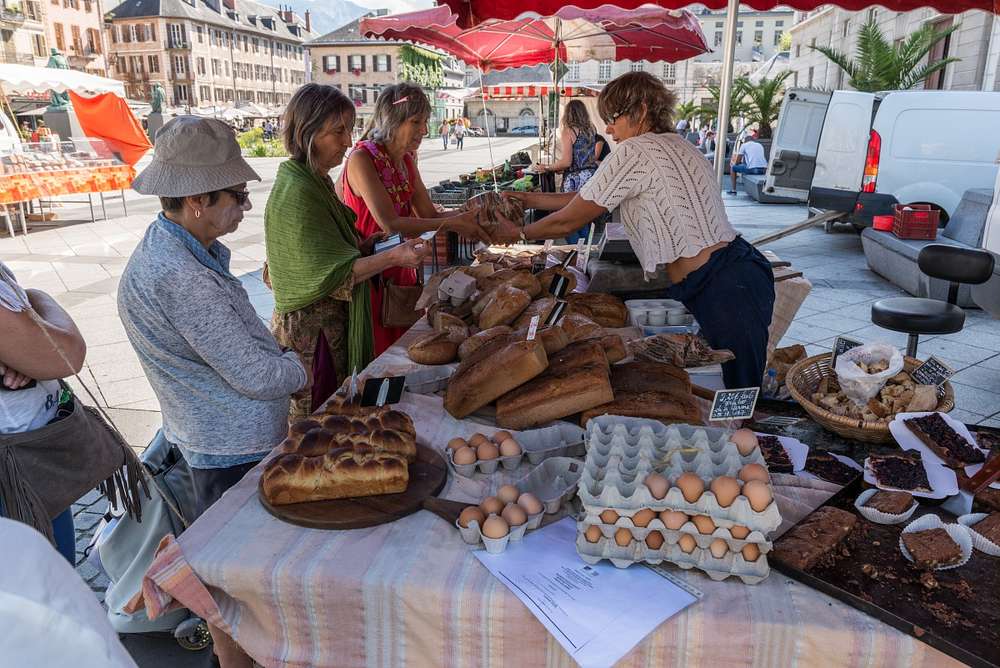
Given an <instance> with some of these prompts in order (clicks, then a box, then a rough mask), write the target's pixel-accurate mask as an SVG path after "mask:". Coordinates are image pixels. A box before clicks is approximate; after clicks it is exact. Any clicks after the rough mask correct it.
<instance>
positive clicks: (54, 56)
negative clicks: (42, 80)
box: [45, 48, 70, 111]
mask: <svg viewBox="0 0 1000 668" xmlns="http://www.w3.org/2000/svg"><path fill="white" fill-rule="evenodd" d="M45 66H46V67H51V68H52V69H56V70H68V69H69V63H67V62H66V56H64V55H62V54H61V53H59V50H58V49H55V48H53V49H52V53H51V55H50V56H49V62H48V63H47V64H46V65H45ZM69 107H70V101H69V93H68V92H63V93H57V92H56V91H52V92H51V93H49V107H48V111H65V110H66V109H69Z"/></svg>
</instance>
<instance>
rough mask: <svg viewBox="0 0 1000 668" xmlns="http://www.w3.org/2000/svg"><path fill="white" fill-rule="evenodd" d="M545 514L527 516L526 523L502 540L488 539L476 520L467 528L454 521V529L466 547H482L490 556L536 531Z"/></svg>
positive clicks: (512, 530) (508, 533)
mask: <svg viewBox="0 0 1000 668" xmlns="http://www.w3.org/2000/svg"><path fill="white" fill-rule="evenodd" d="M544 514H545V513H535V514H534V515H528V521H527V522H525V523H524V524H522V525H521V526H517V527H514V528H513V529H511V530H510V531H509V532H507V535H506V536H504V537H503V538H490V537H488V536H484V535H483V530H482V528H480V526H479V521H478V520H472V521H471V522H469V526H467V527H463V526H462V525H461V524H459V523H458V520H455V528H457V529H458V531H459V533H460V534H462V540H464V541H465V542H466V544H467V545H482V546H483V547H485V548H486V551H487V552H489V553H490V554H500V553H501V552H503V551H504V550H506V549H507V545H509V544H510V543H511V542H515V543H516V542H518V541H520V540H522V539H523V538H524V534H526V533H527V532H528V531H533V530H534V529H537V528H538V526H539V525H540V524H541V522H542V516H543V515H544Z"/></svg>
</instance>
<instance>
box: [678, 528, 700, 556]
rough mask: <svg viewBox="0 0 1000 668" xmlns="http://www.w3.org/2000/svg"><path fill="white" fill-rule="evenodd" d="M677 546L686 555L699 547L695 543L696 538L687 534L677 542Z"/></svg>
mask: <svg viewBox="0 0 1000 668" xmlns="http://www.w3.org/2000/svg"><path fill="white" fill-rule="evenodd" d="M677 545H678V546H679V547H680V548H681V549H682V550H683V551H684V552H685V553H686V554H691V553H692V552H694V548H696V547H698V543H696V542H694V538H693V537H692V536H691V534H689V533H686V534H684V535H683V536H681V537H680V540H678V541H677Z"/></svg>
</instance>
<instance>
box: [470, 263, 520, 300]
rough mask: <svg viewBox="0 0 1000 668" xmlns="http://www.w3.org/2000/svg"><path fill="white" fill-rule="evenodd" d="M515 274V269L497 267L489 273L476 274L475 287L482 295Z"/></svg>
mask: <svg viewBox="0 0 1000 668" xmlns="http://www.w3.org/2000/svg"><path fill="white" fill-rule="evenodd" d="M515 274H517V271H516V270H514V269H497V270H496V271H494V272H493V273H491V274H487V275H483V276H478V277H477V278H476V289H477V290H479V293H480V294H482V295H485V294H488V293H489V292H492V291H493V289H494V288H496V287H498V286H499V285H500V284H501V283H503V282H504V281H509V280H510V279H512V278H514V276H515Z"/></svg>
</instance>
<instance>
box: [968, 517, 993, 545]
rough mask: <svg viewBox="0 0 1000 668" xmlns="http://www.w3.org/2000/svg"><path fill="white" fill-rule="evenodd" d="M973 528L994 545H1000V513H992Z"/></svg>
mask: <svg viewBox="0 0 1000 668" xmlns="http://www.w3.org/2000/svg"><path fill="white" fill-rule="evenodd" d="M971 528H972V530H973V531H975V532H976V533H978V534H979V535H980V536H982V537H983V538H985V539H986V540H988V541H990V542H991V543H993V544H994V545H1000V513H996V512H994V513H990V514H989V515H987V516H986V517H984V518H983V519H981V520H979V521H978V522H976V523H975V524H973V525H972V527H971Z"/></svg>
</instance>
